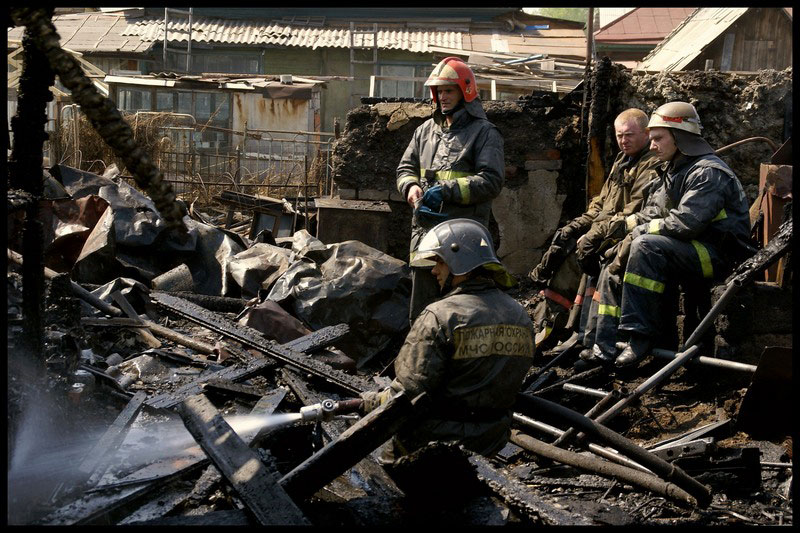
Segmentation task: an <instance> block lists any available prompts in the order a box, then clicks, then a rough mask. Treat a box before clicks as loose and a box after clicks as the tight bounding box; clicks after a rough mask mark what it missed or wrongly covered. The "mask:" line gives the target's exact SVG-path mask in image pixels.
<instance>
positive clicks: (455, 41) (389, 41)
mask: <svg viewBox="0 0 800 533" xmlns="http://www.w3.org/2000/svg"><path fill="white" fill-rule="evenodd" d="M122 35H124V36H132V37H137V38H139V39H141V40H143V41H145V42H157V41H161V40H163V39H164V20H163V19H145V20H139V21H137V22H134V23H132V24H129V25H128V26H127V28H125V30H123V32H122ZM188 36H189V22H188V20H187V19H183V18H181V19H176V20H174V21H169V27H168V37H169V40H170V41H176V42H186V41H187V40H188ZM461 38H462V34H461V32H459V31H447V30H433V31H428V30H416V29H415V30H412V29H392V28H383V29H382V28H380V27H379V28H378V47H379V48H387V49H400V50H408V51H411V52H427V51H428V46H431V45H432V46H445V47H451V48H461ZM372 39H373V36H372V34H371V33H367V34H363V33H354V35H353V40H354V44H355V46H369V47H371V46H372ZM192 41H193V42H208V43H212V42H213V43H225V44H241V45H264V44H267V45H278V46H298V47H304V48H312V49H316V48H322V47H329V48H349V47H350V29H349V28H331V27H328V28H312V27H297V26H289V25H283V24H273V23H271V22H267V21H264V22H260V21H250V20H224V19H211V18H206V17H199V18H194V19H193V20H192Z"/></svg>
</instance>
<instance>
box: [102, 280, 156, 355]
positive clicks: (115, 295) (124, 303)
mask: <svg viewBox="0 0 800 533" xmlns="http://www.w3.org/2000/svg"><path fill="white" fill-rule="evenodd" d="M111 298H112V299H113V300H114V301H115V302H116V303H117V305H119V307H120V309H122V311H123V312H124V313H125V314H126V315H128V318H132V319H133V320H138V321H139V323H141V324H142V325H144V321H143V320H142V319H141V318H140V317H139V315H138V314H137V313H136V310H134V308H133V306H132V305H131V304H130V302H129V301H128V299H127V298H125V296H124V295H123V294H122V293H121V292H120V291H114V292H112V293H111ZM134 331H135V332H136V334H137V335H138V336H139V337H140V338H141V339H142V340H143V341H144V342H145V344H147V345H148V346H150V347H151V348H160V347H161V341H160V340H158V339H156V338H155V337H154V336H153V334H152V333H150V330H148V329H147V328H139V329H136V330H134Z"/></svg>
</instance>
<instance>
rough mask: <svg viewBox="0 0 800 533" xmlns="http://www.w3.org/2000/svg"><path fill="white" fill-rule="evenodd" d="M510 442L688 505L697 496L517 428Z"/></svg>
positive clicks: (662, 481) (649, 476) (693, 504)
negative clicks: (529, 434) (565, 448)
mask: <svg viewBox="0 0 800 533" xmlns="http://www.w3.org/2000/svg"><path fill="white" fill-rule="evenodd" d="M510 440H511V442H513V443H514V444H516V445H517V446H520V447H522V448H524V449H526V450H528V451H530V452H532V453H535V454H536V455H540V456H542V457H546V458H548V459H551V460H553V461H557V462H559V463H563V464H566V465H570V466H574V467H575V468H580V469H581V470H586V471H589V472H593V473H596V474H600V475H602V476H605V477H610V478H613V479H616V480H622V481H625V482H627V483H630V484H631V485H636V486H638V487H642V488H644V489H647V490H649V491H652V492H655V493H657V494H661V495H663V496H667V497H669V498H671V499H673V500H677V501H680V502H683V503H687V504H689V505H692V506H696V505H697V504H698V502H697V500H696V499H695V498H694V497H693V496H692V495H691V494H689V493H688V492H687V491H685V490H683V489H681V488H680V487H678V486H677V485H676V484H674V483H670V482H668V481H664V480H662V479H659V478H658V477H657V476H654V475H651V474H647V473H645V472H640V471H638V470H634V469H632V468H628V467H626V466H622V465H616V464H613V463H609V462H608V461H602V460H600V459H595V458H593V457H587V456H583V455H578V454H577V453H574V452H570V451H567V450H562V449H561V448H556V447H555V446H552V445H550V444H547V443H544V442H542V441H540V440H537V439H534V438H533V437H530V436H528V435H525V434H524V433H520V432H519V431H517V430H513V431H512V432H511V439H510Z"/></svg>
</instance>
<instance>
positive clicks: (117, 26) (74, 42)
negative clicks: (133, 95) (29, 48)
mask: <svg viewBox="0 0 800 533" xmlns="http://www.w3.org/2000/svg"><path fill="white" fill-rule="evenodd" d="M128 22H129V21H128V20H127V19H126V18H125V16H124V15H122V14H105V13H76V14H72V15H58V16H55V17H53V23H54V24H55V26H56V31H57V32H58V35H59V37H61V46H62V48H68V49H70V50H74V51H76V52H81V53H84V52H86V53H97V52H119V53H136V54H140V53H145V52H148V51H149V50H150V49H151V48H152V47H153V43H152V42H145V41H143V40H142V39H140V38H138V37H136V36H134V35H130V36H124V37H123V36H122V31H123V30H124V29H125V28H126V27H127V26H128ZM23 31H24V28H23V27H20V26H17V27H15V28H11V29H9V30H8V39H9V40H21V39H22V33H23Z"/></svg>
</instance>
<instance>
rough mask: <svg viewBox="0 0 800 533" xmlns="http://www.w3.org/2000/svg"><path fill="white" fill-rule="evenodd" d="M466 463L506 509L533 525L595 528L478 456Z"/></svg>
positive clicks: (588, 520)
mask: <svg viewBox="0 0 800 533" xmlns="http://www.w3.org/2000/svg"><path fill="white" fill-rule="evenodd" d="M469 462H470V463H471V464H472V465H473V466H474V467H475V473H476V474H477V476H478V479H479V480H480V481H481V482H483V483H484V484H486V486H488V487H489V488H490V489H491V490H492V491H494V492H495V493H496V494H497V495H498V496H500V497H501V498H503V500H504V501H505V502H506V503H507V504H508V505H509V506H511V507H513V508H514V509H516V510H517V511H518V512H520V513H523V514H525V515H527V516H528V518H530V519H532V520H534V521H536V522H543V523H544V524H545V525H553V526H556V525H557V526H573V525H575V526H591V525H594V524H595V523H594V522H593V521H592V520H590V519H588V518H586V517H584V516H582V515H580V514H578V513H573V512H570V511H569V510H568V509H562V508H559V507H556V506H555V505H553V504H552V503H549V502H547V501H545V500H543V499H541V498H539V497H537V496H535V495H534V494H532V493H531V491H530V490H529V489H528V487H527V486H525V485H524V484H523V483H520V482H519V481H518V480H515V479H510V478H509V477H508V476H506V475H504V474H503V473H502V472H500V471H498V470H497V469H495V468H494V467H493V466H492V465H491V464H490V463H489V461H488V460H487V459H486V458H484V457H481V456H480V455H476V454H473V455H471V456H470V458H469Z"/></svg>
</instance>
